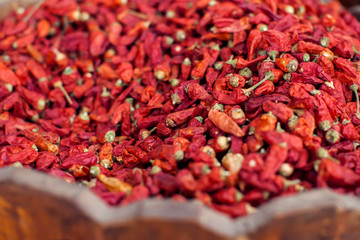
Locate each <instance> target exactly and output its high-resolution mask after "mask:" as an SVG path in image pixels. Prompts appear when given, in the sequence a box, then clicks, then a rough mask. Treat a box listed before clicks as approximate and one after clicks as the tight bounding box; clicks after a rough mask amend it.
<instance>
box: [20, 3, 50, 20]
mask: <svg viewBox="0 0 360 240" xmlns="http://www.w3.org/2000/svg"><path fill="white" fill-rule="evenodd" d="M44 1H45V0H40V1H37V2H36V3H35V4H34V6H33V7H32V8H31V10H30V11H29V12H28V13H27V14H26V16H25V17H24V18H23V21H25V22H27V21H29V19H30V18H31V16H32V15H34V13H35V12H36V11H37V10H38V9H39V8H40V7H41V5H42V4H43V2H44Z"/></svg>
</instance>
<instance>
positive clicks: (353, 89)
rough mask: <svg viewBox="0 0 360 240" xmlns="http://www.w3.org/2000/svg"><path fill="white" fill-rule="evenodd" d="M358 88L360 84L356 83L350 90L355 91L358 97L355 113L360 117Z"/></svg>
mask: <svg viewBox="0 0 360 240" xmlns="http://www.w3.org/2000/svg"><path fill="white" fill-rule="evenodd" d="M358 88H359V86H358V85H356V84H353V85H351V86H350V90H351V91H353V92H354V93H355V97H356V114H355V115H356V116H357V117H358V118H360V113H359V93H358Z"/></svg>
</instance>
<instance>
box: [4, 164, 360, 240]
mask: <svg viewBox="0 0 360 240" xmlns="http://www.w3.org/2000/svg"><path fill="white" fill-rule="evenodd" d="M4 183H13V184H17V185H21V186H25V187H28V188H29V189H34V190H36V191H40V192H45V193H47V194H49V195H51V196H53V197H57V198H62V199H65V200H67V201H68V202H69V203H71V204H73V205H74V206H75V207H76V208H78V209H79V210H80V211H81V212H82V213H83V214H84V215H85V216H87V217H89V218H90V219H91V220H93V221H94V222H96V223H99V224H101V225H102V226H110V225H111V226H116V225H119V226H120V225H122V224H125V223H126V222H128V221H129V220H131V221H137V220H141V219H150V218H151V219H161V220H164V219H166V220H168V221H190V222H193V223H194V224H198V225H200V226H201V227H203V228H205V229H207V230H209V231H211V232H213V233H216V234H220V235H222V236H225V237H236V236H240V235H247V234H251V233H253V232H254V231H256V230H257V229H259V228H261V227H262V226H264V225H266V223H267V222H269V221H271V220H272V219H274V218H279V217H287V216H293V215H296V214H302V213H304V212H308V211H312V210H313V209H314V208H316V209H322V208H335V209H337V210H339V211H341V210H355V211H360V199H359V198H357V197H355V196H350V195H341V194H339V193H336V192H333V191H331V190H329V189H317V190H311V191H308V192H304V193H300V194H297V195H293V196H285V197H278V198H275V199H272V200H270V201H269V202H268V203H266V204H264V205H262V206H261V207H259V209H258V211H257V212H256V213H253V214H250V215H248V216H244V217H239V218H237V219H232V218H230V217H228V216H227V215H225V214H223V213H221V212H218V211H215V210H212V209H211V208H208V207H206V206H203V205H202V204H199V203H198V202H196V201H188V202H186V203H183V202H176V201H174V200H171V199H146V200H142V201H139V202H135V203H131V204H129V205H127V206H109V205H107V204H106V203H105V202H103V201H102V200H101V199H100V198H99V197H97V196H96V194H94V193H93V192H92V191H91V190H89V189H88V188H87V187H85V186H80V185H77V184H74V183H67V182H65V181H63V180H61V179H58V178H56V177H54V176H51V175H48V174H46V173H42V172H38V171H35V170H29V169H24V168H16V167H5V168H1V169H0V185H1V184H4ZM0 188H1V186H0ZM299 203H301V204H299Z"/></svg>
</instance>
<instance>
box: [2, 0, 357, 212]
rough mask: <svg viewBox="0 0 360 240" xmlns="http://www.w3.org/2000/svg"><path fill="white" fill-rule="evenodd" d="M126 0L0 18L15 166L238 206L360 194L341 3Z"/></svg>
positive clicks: (67, 1)
mask: <svg viewBox="0 0 360 240" xmlns="http://www.w3.org/2000/svg"><path fill="white" fill-rule="evenodd" d="M120 2H121V3H120ZM123 2H124V1H95V0H84V1H76V0H62V1H60V0H47V1H44V2H43V3H42V4H39V5H35V6H34V7H35V8H34V9H33V10H30V8H29V9H26V10H25V11H24V12H23V13H21V12H20V11H18V12H17V13H11V14H10V15H9V16H8V17H7V18H5V19H4V20H3V21H2V22H1V24H0V53H1V59H0V166H1V167H3V166H4V167H5V166H17V167H24V168H29V169H36V170H38V171H42V172H46V173H48V174H50V175H52V176H54V177H58V178H61V179H63V180H64V181H68V182H78V183H79V184H82V185H85V186H87V187H89V188H90V189H91V190H92V191H93V192H94V193H95V194H97V195H98V196H99V197H100V198H101V199H103V200H104V201H105V202H107V203H108V204H109V205H112V206H126V205H127V204H129V203H132V202H134V201H140V200H143V199H147V198H150V197H167V198H171V199H173V200H177V201H186V200H187V199H189V200H191V199H196V200H197V201H199V202H201V203H202V204H204V205H206V206H208V207H211V208H213V209H215V210H217V211H221V212H223V213H225V214H227V215H229V216H231V217H239V216H244V215H247V214H249V213H251V212H253V211H254V208H256V207H258V206H260V205H261V204H263V203H265V202H267V200H269V199H272V198H274V197H281V196H286V195H291V194H296V193H298V192H302V191H306V190H310V189H313V188H317V187H319V188H322V187H328V188H333V189H336V190H337V191H338V192H342V193H349V194H352V195H359V193H360V191H359V187H358V185H359V184H360V151H359V145H360V112H359V107H360V106H359V103H358V98H359V97H358V89H359V85H360V82H359V79H360V61H359V60H360V26H359V23H358V22H357V21H356V20H355V18H354V17H352V16H351V15H350V14H349V13H348V12H347V11H346V10H344V9H343V8H341V7H340V4H339V3H338V2H337V0H332V1H326V2H327V3H323V2H324V1H317V0H307V1H302V2H301V3H300V2H299V1H292V3H291V4H293V5H289V1H285V0H278V1H263V3H252V2H250V3H240V2H242V1H238V3H233V2H229V1H200V0H198V1H193V2H192V3H191V4H188V3H186V2H183V1H170V0H168V1H160V2H158V3H156V4H155V3H150V2H151V1H150V2H147V1H135V0H129V1H125V2H126V3H123Z"/></svg>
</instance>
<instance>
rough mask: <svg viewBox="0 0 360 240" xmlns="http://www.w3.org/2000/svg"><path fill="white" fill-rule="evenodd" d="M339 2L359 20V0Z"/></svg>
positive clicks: (342, 0)
mask: <svg viewBox="0 0 360 240" xmlns="http://www.w3.org/2000/svg"><path fill="white" fill-rule="evenodd" d="M340 2H341V3H342V4H343V5H344V6H345V7H346V8H347V9H349V11H350V12H351V13H352V14H354V15H355V17H356V18H357V19H358V20H360V0H340Z"/></svg>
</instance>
